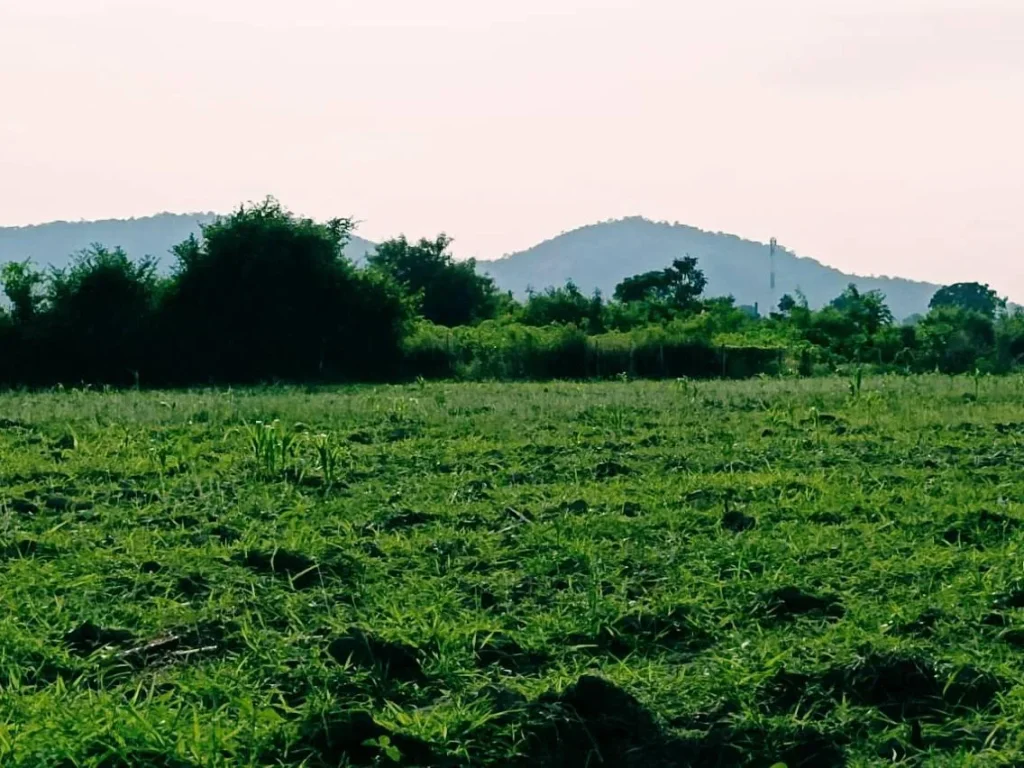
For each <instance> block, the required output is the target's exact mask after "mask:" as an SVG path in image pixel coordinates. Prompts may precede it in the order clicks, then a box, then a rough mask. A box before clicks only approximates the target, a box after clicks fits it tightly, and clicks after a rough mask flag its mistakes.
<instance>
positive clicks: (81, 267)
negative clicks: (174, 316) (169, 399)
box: [47, 244, 158, 384]
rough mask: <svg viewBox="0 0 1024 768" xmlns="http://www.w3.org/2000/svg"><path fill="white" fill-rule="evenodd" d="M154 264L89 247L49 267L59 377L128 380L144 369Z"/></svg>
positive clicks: (150, 327)
mask: <svg viewBox="0 0 1024 768" xmlns="http://www.w3.org/2000/svg"><path fill="white" fill-rule="evenodd" d="M157 287H158V280H157V276H156V262H155V261H153V260H152V259H149V258H146V259H143V260H142V261H140V262H137V263H136V262H133V261H132V260H131V259H129V258H128V255H127V254H126V253H125V252H124V251H123V250H122V249H121V248H114V249H112V250H111V249H108V248H105V247H104V246H102V245H98V244H96V245H93V246H92V247H91V248H89V249H87V250H85V251H82V252H80V253H79V254H77V255H76V256H74V257H73V260H72V263H71V266H69V267H67V268H65V269H59V270H54V271H53V273H52V275H51V277H50V280H49V284H48V286H47V299H48V302H47V304H48V307H49V311H48V316H47V321H48V322H47V332H48V337H49V342H50V343H49V356H50V357H51V361H50V363H51V366H52V367H51V370H52V371H53V373H54V374H55V375H57V376H58V377H59V378H61V379H64V380H73V379H82V380H86V381H90V382H104V383H112V384H123V383H129V382H131V381H132V380H133V378H134V377H135V375H136V374H138V372H139V371H140V370H141V369H142V368H144V367H145V365H144V363H145V360H146V359H147V357H148V356H149V355H148V351H147V346H148V344H147V342H148V340H149V339H150V337H151V334H152V332H153V330H154V327H153V320H154V313H155V310H156V302H157Z"/></svg>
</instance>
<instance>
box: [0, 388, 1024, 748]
mask: <svg viewBox="0 0 1024 768" xmlns="http://www.w3.org/2000/svg"><path fill="white" fill-rule="evenodd" d="M275 420H278V421H277V423H276V424H275V423H274V421H275ZM258 421H260V422H262V424H259V423H257V422H258ZM1022 468H1024V379H1021V378H1004V379H986V380H981V381H975V380H974V379H969V378H961V379H955V380H954V379H950V378H945V377H943V378H940V377H922V378H909V379H898V378H891V379H868V380H866V381H865V382H864V385H863V390H862V391H861V392H860V394H859V396H857V397H855V396H854V395H853V394H851V384H850V383H848V382H846V381H840V380H806V381H769V380H764V381H748V382H736V383H700V384H693V383H686V382H681V383H644V382H620V383H614V384H587V385H574V384H551V385H464V384H463V385H459V384H429V385H426V386H422V387H418V386H411V387H391V388H377V389H369V388H363V389H353V390H344V391H341V390H332V391H322V392H319V391H316V392H315V391H309V392H307V391H303V390H298V389H292V390H284V391H259V392H234V393H223V392H221V393H214V392H210V393H201V392H193V393H171V392H167V393H141V394H139V393H126V394H103V393H88V392H56V393H48V394H25V395H21V394H7V395H2V396H0V610H2V613H0V764H2V765H4V766H8V765H11V766H33V767H35V766H62V767H63V766H103V767H104V768H115V767H116V766H192V765H202V766H229V765H230V766H235V765H241V766H248V765H252V766H255V765H284V766H310V767H311V768H313V767H315V766H338V765H378V764H379V765H398V764H401V765H449V764H450V765H462V764H472V765H503V766H504V765H513V766H516V765H522V766H527V765H540V766H562V765H564V766H598V765H608V766H632V765H636V766H644V768H656V767H657V766H672V765H682V766H687V765H693V766H748V765H749V766H770V765H773V764H775V763H784V764H786V765H787V766H789V768H795V767H796V766H830V765H852V766H859V765H882V764H887V763H888V764H891V763H893V762H902V763H903V764H907V765H1012V764H1022V762H1024V557H1022V556H1024V550H1022V544H1024V512H1022V503H1024V473H1022Z"/></svg>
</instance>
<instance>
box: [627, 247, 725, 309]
mask: <svg viewBox="0 0 1024 768" xmlns="http://www.w3.org/2000/svg"><path fill="white" fill-rule="evenodd" d="M707 284H708V281H707V278H706V277H705V275H704V273H703V272H702V271H701V270H700V269H698V268H697V259H695V258H693V257H692V256H685V257H684V258H682V259H675V260H674V261H673V262H672V266H670V267H667V268H666V269H663V270H655V271H653V272H645V273H643V274H641V275H636V276H635V277H627V278H626V279H625V280H623V281H622V282H621V283H619V284H618V285H617V286H616V287H615V298H616V299H617V300H618V301H621V302H623V303H627V304H628V303H630V302H637V301H640V302H651V303H658V304H663V305H667V306H670V307H672V308H674V309H679V310H684V311H685V310H689V309H693V308H694V307H695V306H696V304H697V301H698V300H699V299H700V297H701V294H703V293H704V289H705V288H706V287H707Z"/></svg>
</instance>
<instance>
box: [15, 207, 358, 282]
mask: <svg viewBox="0 0 1024 768" xmlns="http://www.w3.org/2000/svg"><path fill="white" fill-rule="evenodd" d="M216 218H217V215H216V214H213V213H184V214H181V213H159V214H157V215H155V216H146V217H144V218H139V219H107V220H104V221H54V222H51V223H49V224H38V225H34V226H29V227H0V263H4V262H8V261H24V260H25V259H31V260H32V261H34V262H35V263H36V264H38V265H40V266H48V267H58V268H59V267H63V266H65V265H66V264H68V262H69V261H70V260H71V258H72V256H73V255H74V254H76V253H78V252H79V251H81V250H82V249H84V248H88V247H89V246H90V245H92V244H93V243H100V244H101V245H105V246H107V247H110V248H113V247H115V246H120V247H121V248H123V249H124V250H125V252H126V253H127V254H128V255H129V256H131V257H132V258H142V257H144V256H152V257H153V258H155V259H157V260H158V261H159V262H160V265H161V266H162V267H164V268H165V269H166V268H169V267H170V266H171V265H173V264H174V256H173V254H171V248H173V247H174V246H175V245H177V244H178V243H180V242H182V241H183V240H186V239H187V238H188V236H189V235H196V236H197V237H198V236H199V235H200V234H201V228H202V225H204V224H209V223H210V222H212V221H213V220H214V219H216ZM374 247H375V246H374V245H373V243H370V242H369V241H367V240H364V239H363V238H361V237H355V236H353V237H352V239H351V241H350V242H349V244H348V245H347V246H346V248H345V255H346V256H348V257H349V258H351V259H354V260H357V261H358V260H361V259H362V258H363V257H364V256H365V255H366V253H367V251H372V250H373V249H374Z"/></svg>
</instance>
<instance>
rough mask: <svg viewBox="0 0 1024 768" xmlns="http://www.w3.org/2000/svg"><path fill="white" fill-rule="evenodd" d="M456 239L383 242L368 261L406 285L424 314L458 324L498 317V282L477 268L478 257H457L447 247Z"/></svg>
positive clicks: (434, 321) (442, 322)
mask: <svg viewBox="0 0 1024 768" xmlns="http://www.w3.org/2000/svg"><path fill="white" fill-rule="evenodd" d="M451 244H452V240H451V238H450V237H448V236H447V235H444V234H441V235H438V236H437V237H436V238H434V239H433V240H427V239H422V240H420V241H419V242H418V243H415V244H413V243H410V242H409V241H408V240H406V239H405V236H404V235H403V236H401V237H397V238H394V239H392V240H388V241H386V242H383V243H381V244H380V245H378V246H377V250H376V252H375V253H372V254H370V256H369V261H370V264H372V265H373V266H374V267H376V268H377V269H380V270H381V271H383V272H385V273H387V274H389V275H391V276H392V277H393V278H394V279H395V280H396V281H398V283H399V284H401V285H403V286H405V288H406V290H407V291H408V292H409V293H410V294H411V295H412V296H413V297H415V298H416V300H417V301H418V303H419V307H420V312H421V314H422V315H423V317H424V318H426V319H427V320H430V321H431V322H433V323H436V324H438V325H444V326H448V327H454V326H457V325H471V324H473V323H477V322H479V321H481V320H486V319H488V318H492V317H494V316H495V313H496V311H497V308H498V294H497V290H496V289H495V287H494V281H493V280H492V279H491V278H489V277H487V276H486V275H481V274H478V273H477V271H476V261H475V260H474V259H468V260H466V261H458V262H457V261H455V259H454V258H452V256H451V254H450V253H449V252H448V248H449V246H450V245H451Z"/></svg>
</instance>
